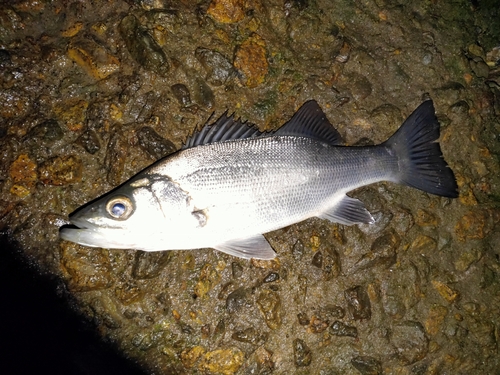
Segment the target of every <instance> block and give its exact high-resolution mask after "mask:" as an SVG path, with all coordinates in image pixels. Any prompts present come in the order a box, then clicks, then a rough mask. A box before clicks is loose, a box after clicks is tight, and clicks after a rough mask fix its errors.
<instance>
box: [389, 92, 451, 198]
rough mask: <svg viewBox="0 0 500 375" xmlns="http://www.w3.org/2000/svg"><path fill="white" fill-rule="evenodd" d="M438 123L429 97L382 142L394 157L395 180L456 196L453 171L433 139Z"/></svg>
mask: <svg viewBox="0 0 500 375" xmlns="http://www.w3.org/2000/svg"><path fill="white" fill-rule="evenodd" d="M438 138H439V122H438V120H437V118H436V115H435V113H434V104H433V103H432V100H428V101H425V102H423V103H422V104H421V105H420V106H419V107H418V108H417V109H416V110H415V111H414V112H413V113H412V114H411V115H410V116H409V117H408V118H407V119H406V121H405V122H404V123H403V125H401V127H400V128H399V129H398V131H396V133H394V134H393V135H392V137H391V138H389V139H388V140H387V141H386V142H385V143H383V145H384V146H385V147H388V148H390V149H391V150H392V151H393V152H394V153H395V155H396V156H397V157H398V166H399V171H398V174H397V176H396V182H399V183H401V184H405V185H408V186H412V187H414V188H417V189H420V190H423V191H426V192H428V193H431V194H435V195H441V196H444V197H450V198H456V197H457V196H458V191H457V183H456V180H455V176H454V174H453V171H452V170H451V169H450V167H448V164H446V161H445V160H444V158H443V154H442V153H441V148H440V147H439V143H437V142H436V141H437V139H438Z"/></svg>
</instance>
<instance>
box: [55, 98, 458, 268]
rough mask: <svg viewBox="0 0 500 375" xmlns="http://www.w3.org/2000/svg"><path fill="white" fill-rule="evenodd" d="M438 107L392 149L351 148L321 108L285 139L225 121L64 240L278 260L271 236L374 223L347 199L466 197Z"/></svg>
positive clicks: (87, 209)
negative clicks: (402, 190) (323, 224)
mask: <svg viewBox="0 0 500 375" xmlns="http://www.w3.org/2000/svg"><path fill="white" fill-rule="evenodd" d="M438 138H439V123H438V121H437V118H436V116H435V114H434V105H433V103H432V101H430V100H428V101H425V102H424V103H422V104H421V105H420V106H419V107H418V108H417V109H416V110H415V111H414V112H413V113H412V114H411V115H410V116H409V117H408V118H407V119H406V121H405V122H404V123H403V125H401V127H400V128H399V130H398V131H396V133H394V135H393V136H392V137H390V138H389V139H388V140H387V141H385V142H384V143H382V144H379V145H376V146H366V147H347V146H343V141H342V139H341V136H340V134H339V133H338V132H337V131H336V130H335V129H334V128H333V126H332V125H331V124H330V122H329V121H328V120H327V118H326V115H325V114H324V113H323V111H322V110H321V108H320V107H319V105H318V104H317V103H316V102H315V101H309V102H306V103H305V104H304V105H303V106H302V107H301V108H300V109H299V110H298V111H297V112H296V113H295V114H294V116H293V117H292V118H291V119H290V120H289V122H287V123H286V124H285V125H283V126H282V127H281V128H280V129H278V130H277V131H276V132H271V133H261V132H259V131H258V130H257V129H256V128H255V127H253V126H249V125H248V124H246V123H241V122H239V121H236V120H235V119H234V118H233V116H227V114H224V115H222V116H221V117H220V118H219V119H218V120H217V121H216V122H215V123H214V124H212V125H207V126H205V127H204V128H203V129H202V130H201V131H200V132H199V133H197V134H195V135H194V136H193V137H192V138H191V139H190V140H188V142H187V143H186V146H185V147H184V148H183V149H182V150H180V151H178V152H176V153H174V154H173V155H170V156H167V157H165V158H164V159H161V160H159V161H158V162H156V163H155V164H153V165H151V166H150V167H149V168H147V169H145V170H144V171H142V172H140V173H139V174H137V175H136V176H135V177H133V178H131V179H130V180H129V181H127V182H125V183H124V184H123V185H121V186H119V187H118V188H116V189H114V190H112V191H111V192H109V193H108V194H106V195H104V196H103V197H101V198H99V199H97V200H95V201H93V202H90V203H89V204H87V205H85V206H83V207H81V208H80V209H78V210H77V211H75V212H74V213H72V214H71V215H70V221H71V223H72V224H73V225H72V226H65V227H63V228H61V231H60V237H61V238H62V239H64V240H67V241H73V242H76V243H79V244H82V245H86V246H93V247H105V248H114V249H138V250H145V251H158V250H182V249H198V248H206V247H211V248H214V249H217V250H220V251H223V252H225V253H228V254H231V255H234V256H238V257H242V258H258V259H272V258H274V257H275V255H276V253H275V252H274V250H273V249H272V248H271V246H270V244H269V243H268V242H267V241H266V239H265V238H264V236H263V235H262V234H263V233H266V232H270V231H273V230H276V229H279V228H283V227H285V226H288V225H291V224H294V223H297V222H299V221H302V220H305V219H307V218H310V217H313V216H317V217H320V218H323V219H328V220H330V221H332V222H336V223H341V224H345V225H352V224H358V223H373V222H374V219H373V217H372V215H371V214H370V213H369V212H368V210H367V209H366V208H365V206H364V205H363V203H362V202H361V201H360V200H358V199H355V198H351V197H348V196H347V195H346V193H348V192H349V191H351V190H354V189H356V188H358V187H361V186H365V185H368V184H372V183H374V182H378V181H392V182H396V183H400V184H405V185H408V186H412V187H414V188H417V189H420V190H423V191H426V192H428V193H432V194H436V195H441V196H445V197H457V196H458V193H457V184H456V181H455V177H454V175H453V172H452V170H451V169H450V168H449V167H448V165H447V164H446V162H445V161H444V159H443V155H442V153H441V149H440V147H439V144H438V143H437V142H436V140H437V139H438Z"/></svg>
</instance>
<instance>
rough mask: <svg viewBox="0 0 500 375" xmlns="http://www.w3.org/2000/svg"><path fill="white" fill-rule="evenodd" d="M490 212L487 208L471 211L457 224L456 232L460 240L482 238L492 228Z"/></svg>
mask: <svg viewBox="0 0 500 375" xmlns="http://www.w3.org/2000/svg"><path fill="white" fill-rule="evenodd" d="M489 219H490V212H489V211H487V210H477V211H469V212H468V213H466V214H465V215H464V216H462V218H461V219H460V220H459V221H458V223H457V224H456V225H455V233H456V235H457V236H458V239H459V240H460V241H468V240H472V239H474V240H480V239H483V238H484V237H486V235H487V234H488V233H489V232H490V231H491V229H492V226H493V225H492V223H491V220H489Z"/></svg>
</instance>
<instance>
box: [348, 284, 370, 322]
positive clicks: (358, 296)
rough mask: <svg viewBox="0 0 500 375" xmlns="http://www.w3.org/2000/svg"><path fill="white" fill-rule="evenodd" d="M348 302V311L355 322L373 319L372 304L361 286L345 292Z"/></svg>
mask: <svg viewBox="0 0 500 375" xmlns="http://www.w3.org/2000/svg"><path fill="white" fill-rule="evenodd" d="M344 296H345V299H346V301H347V309H348V310H349V313H350V314H351V316H352V318H353V319H354V320H363V319H370V318H371V315H372V313H371V303H370V298H369V297H368V294H367V293H366V290H365V289H363V288H362V287H361V286H355V287H353V288H350V289H347V290H345V291H344Z"/></svg>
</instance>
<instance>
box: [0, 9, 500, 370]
mask: <svg viewBox="0 0 500 375" xmlns="http://www.w3.org/2000/svg"><path fill="white" fill-rule="evenodd" d="M410 15H411V16H410ZM498 16H499V14H498V9H497V7H490V6H489V5H488V4H487V3H479V4H476V3H474V2H472V3H471V2H469V1H458V2H454V3H449V2H448V3H446V2H445V3H443V2H438V3H433V4H428V3H425V2H413V3H411V4H407V5H405V4H397V6H395V4H391V3H390V2H384V1H377V2H363V3H360V2H355V3H352V2H345V3H338V2H337V3H335V4H332V3H331V2H328V1H317V2H310V1H285V2H284V3H283V2H274V1H271V2H248V1H244V0H232V1H226V0H220V1H219V0H214V1H204V2H201V3H197V4H195V3H193V4H190V3H189V2H168V1H142V0H141V1H119V0H113V1H108V2H86V1H79V2H63V1H57V0H56V1H52V2H26V1H17V2H13V3H12V4H2V5H0V19H1V20H2V23H1V27H0V77H1V78H0V152H1V158H0V190H1V195H0V230H1V231H2V233H4V234H5V235H6V236H9V237H10V238H11V239H12V240H13V241H15V242H17V243H18V244H19V245H20V247H21V248H22V250H23V253H24V254H25V255H26V257H28V259H29V260H30V262H33V263H34V264H38V266H39V268H40V270H41V271H42V272H45V273H49V274H52V275H55V276H56V277H58V278H60V279H61V280H62V281H63V283H64V284H65V285H66V288H67V291H68V292H69V293H71V294H72V295H73V296H74V299H75V301H76V303H77V306H76V308H77V309H78V310H79V311H81V312H82V313H83V314H85V316H87V317H88V318H89V319H91V320H92V321H94V322H95V324H96V325H97V331H98V332H99V333H100V334H101V335H102V336H103V338H105V339H106V340H109V341H112V342H115V343H116V344H117V347H119V348H120V350H121V351H123V353H124V354H125V355H126V356H128V357H130V358H132V359H134V360H135V361H137V362H138V363H140V364H141V366H143V368H144V369H145V370H146V371H148V372H150V373H156V372H161V373H174V374H191V373H199V374H251V373H260V374H272V373H280V374H281V373H311V374H382V373H384V374H437V373H443V374H444V373H456V374H461V373H468V374H489V373H496V371H498V368H499V367H500V361H499V357H498V354H497V352H498V336H499V335H498V330H499V328H498V327H499V325H500V320H499V315H498V311H500V295H499V293H498V290H499V283H500V277H499V274H500V262H499V257H500V253H499V250H498V249H499V246H498V244H499V243H500V232H499V228H500V214H499V212H500V204H499V199H500V198H499V197H500V177H499V176H500V167H499V159H498V158H499V155H500V147H499V143H498V134H499V131H500V121H499V118H500V78H499V77H500V68H499V61H500V58H499V56H500V53H499V48H498V44H499V41H500V33H499V29H498V27H497V20H498ZM427 97H431V98H432V99H433V100H434V103H435V107H436V112H437V117H438V119H439V120H440V123H441V139H440V144H441V149H442V150H443V153H444V155H445V158H446V160H447V161H448V163H449V165H450V167H451V168H452V169H453V170H454V172H455V174H456V177H457V181H458V184H459V189H460V197H459V198H458V199H456V200H449V199H446V198H439V197H435V196H430V195H428V194H425V193H422V192H420V191H417V190H414V189H411V188H408V187H403V186H397V185H395V184H391V183H380V184H376V185H372V186H369V187H366V188H362V189H359V190H357V191H355V192H352V193H349V194H350V195H352V196H355V197H356V198H358V199H361V200H362V201H363V202H364V203H365V205H366V207H367V208H368V209H369V210H370V212H372V214H373V216H374V218H375V223H374V224H373V225H360V226H352V227H348V226H342V225H337V224H331V223H329V222H327V221H324V220H320V219H316V218H314V219H310V220H307V221H305V222H302V223H299V224H296V225H293V226H291V227H289V228H283V229H282V230H278V231H275V232H272V233H269V234H266V238H268V239H269V241H270V243H271V244H272V246H273V248H274V249H275V250H276V252H277V254H278V258H277V259H276V260H273V261H247V260H243V259H236V258H233V257H231V256H228V255H226V254H222V253H219V252H217V251H215V250H212V249H200V250H196V251H172V252H164V253H162V252H160V253H149V254H147V253H143V252H139V251H133V250H108V249H93V248H86V247H82V246H79V245H76V244H72V243H68V242H63V241H61V240H59V238H58V228H59V227H60V226H61V225H63V224H65V223H66V220H67V214H68V213H70V212H72V211H73V210H74V209H76V208H77V207H79V206H81V205H82V204H84V203H86V202H88V201H90V200H92V199H94V198H96V197H98V196H100V195H101V194H103V193H105V192H107V191H109V190H110V189H111V188H114V187H115V186H117V185H118V184H120V183H122V182H124V181H125V180H127V179H128V178H129V177H131V176H132V175H134V174H136V173H137V172H139V171H140V170H141V169H143V168H145V167H146V166H148V165H149V164H151V163H152V162H153V161H155V160H157V159H158V158H161V157H163V156H164V155H166V154H169V153H171V152H174V151H175V150H178V149H179V148H180V147H181V146H182V144H183V143H184V142H185V140H186V138H187V137H188V136H189V135H190V134H192V133H193V131H194V130H195V129H196V128H199V127H200V126H201V125H202V124H203V123H204V122H205V121H206V120H207V118H208V117H209V116H210V114H211V113H212V112H215V113H216V115H219V114H222V113H223V112H224V111H226V110H229V112H230V113H232V112H233V111H234V112H235V114H236V116H237V117H241V118H242V119H243V120H248V121H250V122H252V123H255V124H257V125H258V126H259V128H260V129H261V130H272V129H276V128H277V127H279V126H280V125H281V124H283V123H284V122H285V121H287V120H288V119H289V118H290V116H291V115H292V114H293V113H294V111H295V110H296V109H297V108H298V107H299V106H300V105H301V104H302V103H303V102H305V101H306V100H309V99H315V100H317V101H318V103H319V104H320V105H321V106H322V108H323V109H324V111H325V113H326V114H327V116H328V118H329V120H330V121H331V122H332V123H333V124H334V125H335V127H336V128H337V129H338V130H339V132H340V133H341V134H342V136H343V137H344V139H345V140H346V143H347V144H357V145H367V144H376V143H379V142H382V141H384V140H385V139H386V138H387V137H388V136H390V135H391V134H392V133H393V132H394V131H395V130H396V129H397V128H398V126H399V125H400V122H401V121H402V120H403V119H404V118H405V117H406V116H407V115H408V114H409V113H410V112H411V111H413V109H414V108H416V106H417V105H418V104H419V103H420V102H421V100H423V99H424V98H427ZM235 220H236V218H235ZM186 235H189V234H186Z"/></svg>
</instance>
